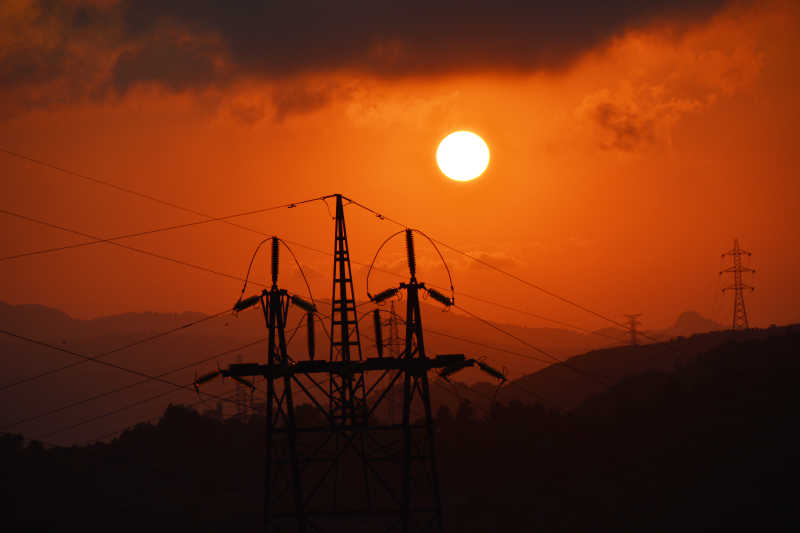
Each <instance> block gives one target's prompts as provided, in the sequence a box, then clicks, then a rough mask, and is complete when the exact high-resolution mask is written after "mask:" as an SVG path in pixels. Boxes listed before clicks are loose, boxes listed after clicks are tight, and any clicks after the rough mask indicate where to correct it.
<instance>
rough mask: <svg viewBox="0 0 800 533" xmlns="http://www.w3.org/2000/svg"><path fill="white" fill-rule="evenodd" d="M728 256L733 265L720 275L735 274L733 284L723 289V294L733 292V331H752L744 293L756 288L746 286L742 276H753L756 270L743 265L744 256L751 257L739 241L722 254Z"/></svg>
mask: <svg viewBox="0 0 800 533" xmlns="http://www.w3.org/2000/svg"><path fill="white" fill-rule="evenodd" d="M726 255H729V256H731V258H732V259H733V265H731V266H730V267H728V268H726V269H725V270H722V271H720V273H719V275H720V276H721V275H722V274H725V273H728V272H730V273H732V274H733V284H732V285H728V286H727V287H723V288H722V292H727V291H731V290H732V291H733V292H734V296H733V320H732V321H731V329H732V330H744V329H750V323H749V322H748V320H747V309H745V306H744V291H745V290H749V291H750V292H752V291H754V290H755V287H753V286H752V285H746V284H745V283H744V280H743V279H742V275H743V274H744V273H745V272H750V273H751V274H755V272H756V271H755V270H753V269H752V268H750V267H746V266H744V265H742V256H744V255H746V256H748V257H749V256H751V255H753V254H751V253H750V252H748V251H747V250H742V249H741V248H740V247H739V239H734V240H733V248H732V249H730V250H728V251H727V252H725V253H724V254H722V257H723V258H724V257H725V256H726Z"/></svg>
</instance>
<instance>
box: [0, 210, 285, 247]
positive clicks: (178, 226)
mask: <svg viewBox="0 0 800 533" xmlns="http://www.w3.org/2000/svg"><path fill="white" fill-rule="evenodd" d="M294 205H295V204H282V205H275V206H272V207H265V208H263V209H255V210H252V211H246V212H244V213H237V214H234V215H227V216H224V217H215V218H209V219H206V220H198V221H195V222H188V223H186V224H176V225H172V226H165V227H161V228H155V229H150V230H146V231H139V232H137V233H126V234H124V235H116V236H114V237H108V238H106V239H97V240H93V241H88V242H79V243H77V244H67V245H65V246H57V247H54V248H45V249H43V250H34V251H32V252H24V253H19V254H14V255H7V256H5V257H0V261H8V260H10V259H19V258H21V257H29V256H32V255H40V254H46V253H51V252H60V251H63V250H71V249H73V248H82V247H83V246H91V245H94V244H102V243H106V244H113V243H112V242H111V241H119V240H122V239H132V238H134V237H142V236H145V235H152V234H154V233H163V232H165V231H172V230H176V229H183V228H189V227H193V226H200V225H202V224H209V223H211V222H220V221H224V220H228V219H231V218H238V217H243V216H247V215H254V214H258V213H266V212H267V211H274V210H276V209H282V208H287V207H289V206H294ZM7 214H11V213H7ZM14 216H17V215H14Z"/></svg>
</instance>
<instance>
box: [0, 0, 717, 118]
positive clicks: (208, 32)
mask: <svg viewBox="0 0 800 533" xmlns="http://www.w3.org/2000/svg"><path fill="white" fill-rule="evenodd" d="M727 3H728V2H726V1H725V0H693V1H675V0H672V1H670V0H649V1H646V0H643V1H640V2H631V1H629V0H616V1H608V2H596V1H594V0H572V1H568V0H565V1H560V2H518V1H513V0H495V1H494V2H484V1H480V2H479V1H476V0H459V1H456V0H442V1H437V2H430V1H420V0H409V1H406V2H396V1H391V0H354V1H351V2H330V1H326V0H309V1H293V2H278V1H263V0H260V1H259V0H241V1H238V2H218V1H214V0H171V1H170V0H122V1H120V2H100V1H98V0H95V1H93V2H90V1H87V0H83V1H81V0H37V1H30V2H25V1H16V2H13V1H12V2H9V3H7V4H6V5H5V6H4V7H0V33H2V34H3V35H4V37H2V38H0V90H3V91H6V92H14V91H19V92H20V94H18V95H17V96H18V97H21V98H23V101H24V103H25V104H26V105H28V106H34V105H39V104H42V103H46V102H47V101H48V94H47V91H45V89H43V87H49V90H50V93H55V94H56V95H57V96H53V94H51V95H50V97H51V98H54V99H55V100H64V99H69V98H70V97H75V98H79V97H85V96H94V97H104V96H108V95H121V94H125V93H126V92H127V91H129V90H130V89H131V88H133V87H135V86H137V85H141V84H154V85H156V86H159V87H161V88H164V89H166V90H170V91H187V90H203V89H207V88H224V87H226V86H229V85H230V84H233V83H236V82H237V81H240V80H243V79H247V80H253V79H256V80H265V81H281V80H286V79H292V78H297V77H302V76H308V75H318V74H326V73H353V74H356V75H363V76H372V77H376V78H381V79H393V78H408V77H431V76H446V75H451V74H461V73H473V72H484V71H490V72H507V73H529V72H536V71H542V70H549V71H552V70H558V69H563V68H566V67H568V66H569V65H571V64H572V63H573V62H574V61H575V60H576V59H578V58H579V57H581V56H582V55H583V54H585V53H586V52H588V51H591V50H594V49H596V48H598V47H602V46H604V45H605V44H606V43H608V42H609V41H610V40H612V39H613V38H614V37H617V36H620V35H622V34H624V33H625V32H627V31H630V30H635V29H641V28H644V27H647V26H649V25H653V24H669V25H673V26H676V27H686V26H689V25H691V24H694V23H698V22H702V21H704V20H706V19H707V18H708V17H710V16H711V15H713V14H714V13H716V12H718V11H719V10H721V9H722V8H724V7H725V6H726V4H727ZM53 87H55V90H54V89H53ZM283 98H284V102H283V106H284V107H285V108H288V109H291V108H292V107H293V106H295V105H298V106H300V107H306V106H309V105H310V106H312V107H313V106H315V105H322V103H324V95H312V97H311V99H312V100H313V101H309V102H291V101H287V98H288V97H286V95H284V97H283Z"/></svg>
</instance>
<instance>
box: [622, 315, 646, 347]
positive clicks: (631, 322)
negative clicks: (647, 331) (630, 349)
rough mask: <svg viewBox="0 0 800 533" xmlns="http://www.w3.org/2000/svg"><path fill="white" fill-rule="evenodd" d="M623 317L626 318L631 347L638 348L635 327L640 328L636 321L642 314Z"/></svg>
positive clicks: (639, 323)
mask: <svg viewBox="0 0 800 533" xmlns="http://www.w3.org/2000/svg"><path fill="white" fill-rule="evenodd" d="M625 316H626V317H628V333H629V334H630V336H631V346H638V345H639V339H638V338H637V333H639V332H638V330H637V329H636V326H641V325H642V323H641V322H639V321H638V320H636V319H637V318H639V317H640V316H642V314H641V313H637V314H635V315H625Z"/></svg>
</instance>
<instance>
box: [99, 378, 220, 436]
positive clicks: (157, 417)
mask: <svg viewBox="0 0 800 533" xmlns="http://www.w3.org/2000/svg"><path fill="white" fill-rule="evenodd" d="M234 393H235V391H228V392H223V393H222V395H223V396H225V397H226V398H228V399H230V397H231V396H232V395H233V394H234ZM205 402H206V400H203V399H201V400H198V401H196V402H193V403H190V404H188V405H187V406H186V407H194V406H196V405H200V404H201V403H205ZM161 416H162V415H158V416H151V417H150V418H147V419H145V420H141V421H139V422H136V423H135V424H133V426H126V427H124V428H122V429H118V430H116V431H110V432H108V433H103V434H102V435H98V436H96V437H92V438H91V439H88V440H87V441H86V444H89V443H90V442H99V441H100V440H103V439H106V438H108V437H110V436H112V435H116V434H118V433H122V432H124V431H126V430H128V429H130V428H131V427H136V426H138V425H139V424H145V423H149V422H152V421H154V420H159V419H160V418H161Z"/></svg>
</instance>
